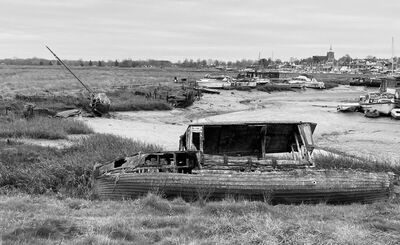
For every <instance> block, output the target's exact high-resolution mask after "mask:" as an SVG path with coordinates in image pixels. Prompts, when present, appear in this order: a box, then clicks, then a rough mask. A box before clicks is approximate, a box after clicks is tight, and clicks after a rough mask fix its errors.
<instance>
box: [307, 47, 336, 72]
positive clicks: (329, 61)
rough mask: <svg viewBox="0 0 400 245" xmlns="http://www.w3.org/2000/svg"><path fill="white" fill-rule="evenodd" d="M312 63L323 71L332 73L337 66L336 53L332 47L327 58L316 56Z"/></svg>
mask: <svg viewBox="0 0 400 245" xmlns="http://www.w3.org/2000/svg"><path fill="white" fill-rule="evenodd" d="M312 61H313V63H314V64H315V65H317V66H319V67H320V69H322V70H323V71H331V70H332V68H333V67H334V65H335V52H333V51H332V45H331V47H330V49H329V51H328V52H327V53H326V56H323V55H314V56H313V57H312Z"/></svg>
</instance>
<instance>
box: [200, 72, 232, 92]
mask: <svg viewBox="0 0 400 245" xmlns="http://www.w3.org/2000/svg"><path fill="white" fill-rule="evenodd" d="M231 83H232V78H231V77H229V76H224V75H221V76H211V75H208V74H207V75H206V76H204V78H202V79H200V80H198V81H197V85H198V86H199V87H204V88H211V89H221V88H225V87H230V86H231Z"/></svg>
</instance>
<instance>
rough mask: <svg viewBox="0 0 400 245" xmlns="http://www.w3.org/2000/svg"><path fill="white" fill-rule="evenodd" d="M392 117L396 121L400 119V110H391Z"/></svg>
mask: <svg viewBox="0 0 400 245" xmlns="http://www.w3.org/2000/svg"><path fill="white" fill-rule="evenodd" d="M390 115H392V117H393V118H394V119H400V108H394V109H393V110H391V111H390Z"/></svg>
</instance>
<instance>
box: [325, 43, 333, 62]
mask: <svg viewBox="0 0 400 245" xmlns="http://www.w3.org/2000/svg"><path fill="white" fill-rule="evenodd" d="M326 59H327V61H326V62H327V63H332V64H333V63H334V62H335V52H333V51H332V45H331V47H330V49H329V51H328V52H327V53H326Z"/></svg>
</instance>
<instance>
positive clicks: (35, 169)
mask: <svg viewBox="0 0 400 245" xmlns="http://www.w3.org/2000/svg"><path fill="white" fill-rule="evenodd" d="M0 149H1V151H0V162H1V164H0V190H1V189H2V190H3V191H8V190H13V189H17V190H19V191H22V192H25V193H30V194H43V193H46V192H57V193H61V194H67V195H70V196H79V197H89V196H90V194H91V173H92V168H93V165H94V164H95V163H96V162H104V161H109V160H113V159H115V158H117V157H120V156H126V155H129V154H133V153H135V152H138V151H153V150H160V148H159V147H157V146H153V145H148V144H146V143H142V142H135V141H132V140H129V139H125V138H121V137H118V136H113V135H106V134H94V135H91V136H88V137H85V138H82V139H80V140H79V141H78V142H77V144H75V145H74V146H73V147H71V148H66V149H55V148H50V147H42V146H36V145H26V144H20V143H13V142H12V141H11V142H8V143H6V142H0Z"/></svg>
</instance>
